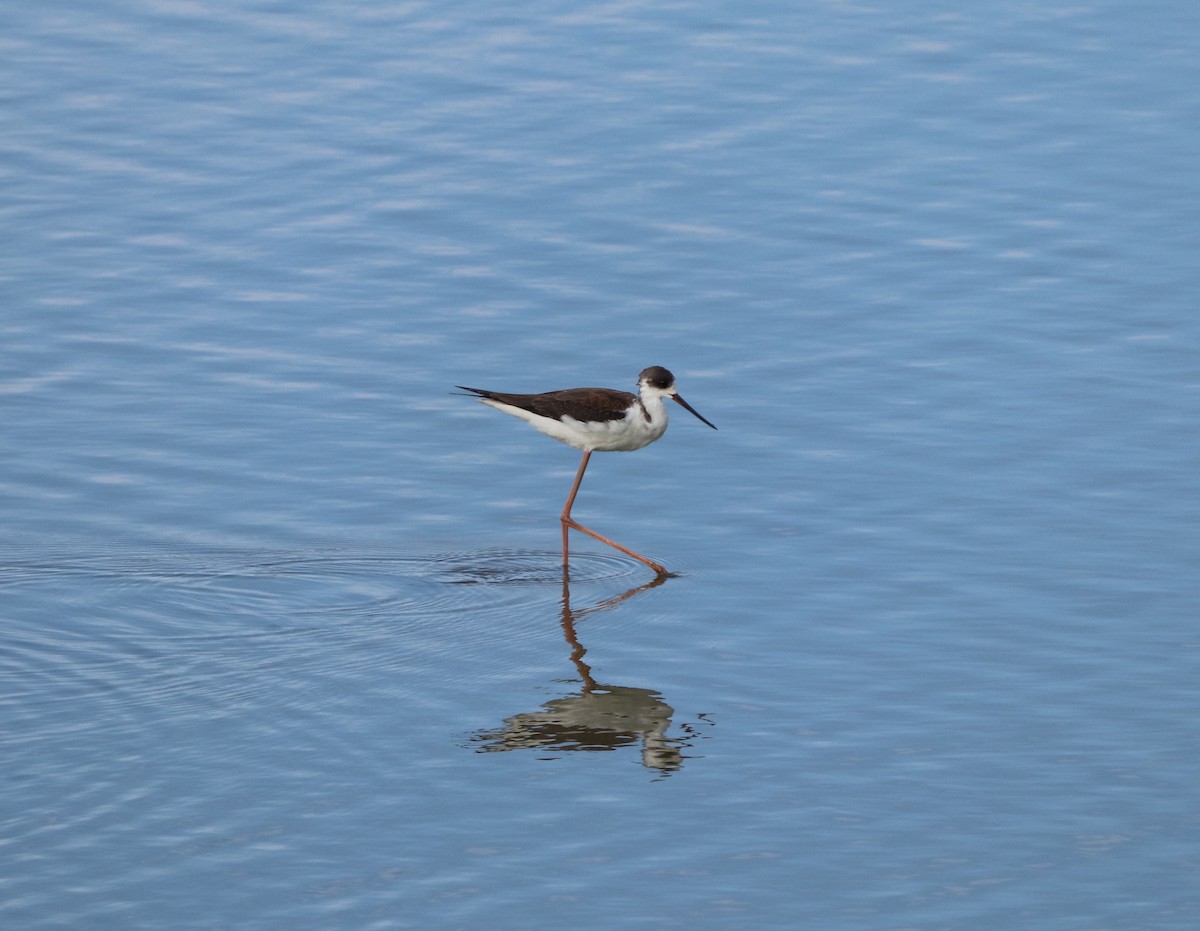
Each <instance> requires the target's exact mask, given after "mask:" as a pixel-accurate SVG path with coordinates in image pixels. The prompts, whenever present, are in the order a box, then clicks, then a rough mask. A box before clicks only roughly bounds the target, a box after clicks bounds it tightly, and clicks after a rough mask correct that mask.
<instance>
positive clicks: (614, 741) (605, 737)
mask: <svg viewBox="0 0 1200 931" xmlns="http://www.w3.org/2000/svg"><path fill="white" fill-rule="evenodd" d="M667 578H668V577H667V576H658V577H657V578H655V579H653V580H651V581H649V582H647V583H645V584H644V585H639V586H637V587H636V588H631V589H630V590H629V591H627V592H624V593H623V594H620V595H617V596H615V597H612V598H607V599H605V600H603V601H600V602H598V603H596V604H595V605H592V606H591V607H588V608H581V609H578V610H576V609H573V608H572V606H571V580H570V575H569V571H568V570H567V569H566V568H564V569H563V589H562V629H563V635H564V636H565V637H566V639H567V643H568V644H569V645H570V647H571V654H570V656H571V662H572V663H573V664H574V665H575V669H576V670H577V671H578V673H579V682H580V688H579V692H578V693H577V694H574V695H567V696H564V697H562V698H556V699H554V700H552V701H548V702H546V703H545V704H544V705H542V707H541V708H540V709H538V710H537V711H528V712H524V713H522V714H516V715H513V716H512V717H511V718H505V720H504V726H503V727H499V728H495V729H490V730H484V731H480V732H479V733H477V734H476V735H475V736H474V738H473V740H474V741H475V742H476V743H478V744H480V746H478V747H477V748H476V749H477V750H479V751H480V752H490V751H499V750H536V749H542V750H553V751H566V750H615V749H617V748H618V747H626V746H633V745H637V744H640V745H641V753H642V763H643V765H645V766H646V767H648V768H650V769H654V770H658V772H660V773H662V774H663V775H667V774H670V773H673V772H675V771H677V770H678V769H680V768H681V767H682V765H683V760H684V756H683V753H682V749H683V747H685V746H686V742H684V741H681V740H680V739H679V738H672V737H668V736H667V729H668V728H669V727H670V726H671V718H672V716H673V715H674V713H675V709H673V708H672V707H671V706H670V705H668V704H667V703H666V702H665V701H663V699H662V695H661V694H660V693H659V692H656V691H654V690H652V689H640V688H633V687H631V686H624V685H605V684H602V683H599V682H597V681H596V680H595V678H593V676H592V670H591V667H590V666H589V665H588V664H587V663H585V662H584V659H583V658H584V656H585V655H586V654H587V650H586V649H585V648H584V646H583V644H582V643H580V641H579V637H578V635H577V634H576V630H575V628H576V624H577V623H578V622H579V621H581V620H583V619H584V618H586V617H588V616H589V615H592V614H595V613H597V612H599V611H606V610H608V609H610V608H614V607H616V606H617V605H619V604H621V603H622V602H625V601H628V600H629V599H630V598H633V597H634V596H636V595H638V594H640V593H642V592H644V591H646V590H647V589H651V588H656V587H658V586H659V585H662V584H663V582H665V581H666V580H667ZM685 730H686V731H687V732H689V734H692V733H694V729H693V728H690V727H685Z"/></svg>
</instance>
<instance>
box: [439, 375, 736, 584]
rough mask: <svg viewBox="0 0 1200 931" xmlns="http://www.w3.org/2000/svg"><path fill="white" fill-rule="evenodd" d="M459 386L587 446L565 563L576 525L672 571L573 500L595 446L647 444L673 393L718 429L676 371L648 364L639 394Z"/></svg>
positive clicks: (566, 515) (662, 426)
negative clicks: (619, 539)
mask: <svg viewBox="0 0 1200 931" xmlns="http://www.w3.org/2000/svg"><path fill="white" fill-rule="evenodd" d="M455 387H456V388H461V389H462V390H463V391H469V392H471V393H472V394H473V395H476V396H477V397H478V399H479V400H480V401H481V402H482V403H484V404H486V405H488V407H494V408H495V409H496V410H498V411H504V413H506V414H512V416H514V417H520V418H521V419H522V420H524V421H525V422H526V423H529V424H532V425H533V426H534V427H535V428H537V429H538V430H540V431H541V432H542V433H544V434H546V436H550V437H553V438H554V439H556V440H558V441H559V442H560V443H566V444H567V445H568V446H574V447H575V448H576V449H581V450H583V460H582V461H581V462H580V463H579V471H578V472H577V473H576V475H575V484H574V485H572V486H571V493H570V494H569V495H568V496H567V503H566V505H565V506H564V507H563V511H562V515H561V520H562V534H563V565H564V566H566V565H567V530H568V528H571V527H574V528H575V529H576V530H578V531H580V532H581V533H586V534H587V535H588V536H590V537H595V538H596V539H597V540H599V541H600V542H601V543H607V544H608V545H609V546H611V547H613V548H615V549H618V550H620V551H621V552H622V553H625V554H626V555H627V556H632V557H633V558H634V559H637V560H639V561H640V562H643V563H645V564H646V565H647V566H649V567H650V568H651V569H653V570H654V571H655V572H657V573H658V574H659V575H666V574H667V570H666V569H664V568H663V567H662V566H660V565H659V564H658V563H656V562H654V561H653V560H650V559H647V558H646V557H645V556H642V555H641V554H639V553H635V552H634V551H633V550H631V549H629V548H627V547H624V546H622V545H621V544H620V543H616V542H614V541H613V540H610V539H609V538H608V537H605V536H601V535H600V534H598V533H596V531H594V530H591V529H589V528H587V527H585V526H583V524H581V523H579V522H578V521H576V520H574V519H573V518H572V517H571V506H572V505H573V504H574V503H575V495H576V494H578V492H579V484H580V482H582V481H583V473H584V471H585V470H586V469H587V464H588V459H590V458H591V455H592V453H593V452H594V451H597V450H599V451H600V452H617V451H621V452H626V451H630V450H634V449H641V448H642V447H643V446H649V445H650V444H651V443H653V442H654V441H655V440H657V439H658V438H659V437H660V436H662V435H663V434H664V433H665V432H666V430H667V408H666V405H665V404H663V400H664V399H665V398H671V399H673V400H674V401H676V402H677V403H679V404H681V405H682V406H683V407H684V408H686V409H687V410H688V411H690V412H691V413H692V414H694V415H695V416H696V417H698V418H699V419H700V420H702V421H703V422H704V423H706V424H708V425H709V426H710V427H712V428H713V429H714V430H715V429H717V428H716V426H714V425H713V424H712V423H709V421H708V420H706V419H705V418H704V417H702V416H701V415H700V414H699V413H698V412H697V411H696V410H694V409H693V408H692V406H691V405H690V404H688V403H687V401H685V400H684V399H683V398H681V397H680V396H679V392H678V391H676V390H675V376H674V375H672V374H671V373H670V372H668V371H667V370H666V369H665V368H663V367H662V366H661V365H652V366H650V368H648V369H643V371H642V373H641V374H640V375H639V376H638V393H637V394H630V393H629V392H628V391H618V390H617V389H615V388H567V389H565V390H563V391H546V392H544V393H542V394H506V393H504V392H501V391H485V390H483V389H482V388H468V387H466V386H465V385H455Z"/></svg>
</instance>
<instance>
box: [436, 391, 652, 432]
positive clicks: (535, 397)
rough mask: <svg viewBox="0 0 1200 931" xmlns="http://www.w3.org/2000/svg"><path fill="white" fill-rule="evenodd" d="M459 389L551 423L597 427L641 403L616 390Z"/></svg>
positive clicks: (616, 418) (618, 418)
mask: <svg viewBox="0 0 1200 931" xmlns="http://www.w3.org/2000/svg"><path fill="white" fill-rule="evenodd" d="M455 387H456V388H462V390H463V391H470V392H471V393H472V394H477V395H479V396H480V397H481V398H487V399H488V400H489V401H499V402H500V403H501V404H509V405H512V406H513V407H519V408H521V410H524V411H531V412H532V413H534V414H538V415H540V416H542V417H549V418H550V419H551V420H562V419H563V417H574V418H575V419H576V420H590V421H593V422H597V423H604V422H606V421H609V420H620V419H621V418H623V417H624V416H625V411H627V410H628V409H629V407H630V405H632V404H637V403H638V396H637V395H636V394H630V393H629V392H628V391H617V390H616V389H615V388H567V389H566V390H564V391H546V392H544V393H542V394H505V393H504V392H502V391H484V390H483V389H482V388H468V387H466V386H465V385H455Z"/></svg>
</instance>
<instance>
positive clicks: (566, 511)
mask: <svg viewBox="0 0 1200 931" xmlns="http://www.w3.org/2000/svg"><path fill="white" fill-rule="evenodd" d="M591 457H592V451H591V450H590V449H587V450H584V453H583V460H582V461H581V462H580V463H579V471H578V472H576V473H575V484H574V485H572V486H571V493H570V494H569V495H567V503H566V505H565V506H564V507H563V512H562V516H561V520H562V528H563V531H562V533H563V566H564V567H565V566H566V565H567V528H569V527H574V528H575V529H576V530H578V531H579V532H580V533H586V534H587V535H588V536H589V537H594V538H595V539H597V540H599V541H600V542H601V543H606V544H608V545H609V546H611V547H612V548H613V549H615V550H620V551H621V552H622V553H624V554H625V555H626V556H632V557H633V558H634V559H636V560H637V561H638V562H640V563H644V564H645V565H647V566H649V567H650V568H651V569H653V570H654V571H655V572H656V573H658V575H660V576H665V575H666V574H667V570H666V569H664V568H663V567H662V566H660V565H659V564H658V563H656V562H654V561H653V560H651V559H647V558H646V557H645V556H643V555H641V554H640V553H635V552H634V551H633V550H631V549H629V548H628V547H625V546H622V545H621V544H620V543H617V542H615V541H614V540H610V539H609V538H608V537H605V536H601V535H600V534H598V533H596V531H594V530H592V529H590V528H588V527H585V526H583V524H581V523H579V522H578V521H576V520H574V519H572V517H571V507H572V506H573V505H574V504H575V496H576V495H577V494H579V485H580V483H581V482H582V481H583V473H584V471H585V470H586V469H587V464H588V460H589V459H590V458H591Z"/></svg>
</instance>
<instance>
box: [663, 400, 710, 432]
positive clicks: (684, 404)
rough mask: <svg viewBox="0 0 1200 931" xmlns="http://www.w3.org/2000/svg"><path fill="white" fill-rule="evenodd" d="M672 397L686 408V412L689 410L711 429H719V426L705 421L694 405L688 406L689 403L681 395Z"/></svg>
mask: <svg viewBox="0 0 1200 931" xmlns="http://www.w3.org/2000/svg"><path fill="white" fill-rule="evenodd" d="M671 397H673V398H674V399H675V400H676V401H678V402H679V403H680V404H682V405H683V406H684V409H685V410H688V411H690V412H691V413H693V414H695V415H696V416H697V417H699V418H700V419H701V420H704V422H705V423H706V424H708V425H709V426H710V427H712V428H713V429H714V430H715V429H717V425H716V424H714V423H710V422H709V421H707V420H705V419H704V418H703V417H701V416H700V413H699V412H698V411H697V410H696V408H694V407H692V405H690V404H688V402H687V401H685V400H684V399H683V398H681V397H680V396H679V395H677V394H673V395H671Z"/></svg>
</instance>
